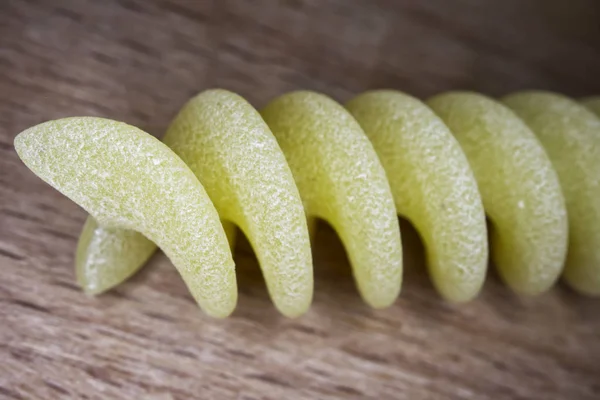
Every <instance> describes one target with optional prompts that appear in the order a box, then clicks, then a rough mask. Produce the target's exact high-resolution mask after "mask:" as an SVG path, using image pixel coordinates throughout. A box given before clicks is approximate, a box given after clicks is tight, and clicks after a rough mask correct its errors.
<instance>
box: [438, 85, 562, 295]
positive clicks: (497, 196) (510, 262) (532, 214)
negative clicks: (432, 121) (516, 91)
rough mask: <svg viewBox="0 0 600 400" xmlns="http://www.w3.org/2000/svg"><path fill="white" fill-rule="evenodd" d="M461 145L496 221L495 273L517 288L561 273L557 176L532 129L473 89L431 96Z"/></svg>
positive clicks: (530, 287)
mask: <svg viewBox="0 0 600 400" xmlns="http://www.w3.org/2000/svg"><path fill="white" fill-rule="evenodd" d="M428 104H429V106H431V108H432V109H433V110H434V111H435V112H436V113H437V114H438V115H439V116H440V117H441V118H442V120H443V121H444V123H445V124H446V125H447V126H448V127H449V128H450V130H451V131H452V132H453V134H454V136H455V137H456V139H457V140H458V142H459V143H460V146H461V148H462V149H463V151H464V152H465V154H466V156H467V158H468V159H469V163H470V165H471V168H472V169H473V173H474V174H475V177H476V179H477V184H478V186H479V192H480V193H481V198H482V200H483V204H484V207H485V210H486V213H487V215H488V218H489V219H490V221H491V223H492V226H493V229H492V232H491V248H492V256H493V260H494V263H495V264H496V266H497V267H498V269H499V272H500V275H501V276H502V277H503V279H504V280H505V281H506V282H507V283H508V285H510V286H511V287H512V288H513V289H514V290H516V291H518V292H522V293H528V294H537V293H541V292H544V291H546V290H547V289H548V288H549V287H550V286H552V285H553V284H554V283H555V282H556V280H557V279H558V277H559V275H560V273H561V272H562V266H563V263H564V261H565V256H566V252H567V240H568V225H567V212H566V209H565V204H564V199H563V195H562V191H561V188H560V184H559V182H558V177H557V176H556V173H555V172H554V170H553V169H552V164H551V162H550V159H549V158H548V156H547V155H546V152H545V151H544V149H543V147H542V145H541V144H540V142H539V141H538V140H537V139H536V137H535V135H534V134H533V132H531V130H530V129H529V128H528V127H527V125H525V123H523V121H521V119H520V118H518V117H517V116H516V115H515V114H514V113H513V112H512V111H511V110H510V109H508V108H507V107H506V106H504V105H502V104H501V103H499V102H497V101H494V100H492V99H489V98H487V97H485V96H482V95H479V94H474V93H447V94H442V95H440V96H437V97H435V98H433V99H431V100H429V101H428Z"/></svg>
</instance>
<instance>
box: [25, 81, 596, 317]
mask: <svg viewBox="0 0 600 400" xmlns="http://www.w3.org/2000/svg"><path fill="white" fill-rule="evenodd" d="M594 113H597V114H599V115H600V100H599V99H590V100H588V101H585V102H584V104H580V103H578V102H576V101H574V100H571V99H569V98H566V97H564V96H561V95H558V94H553V93H548V92H522V93H517V94H513V95H510V96H508V97H506V98H504V99H502V100H501V101H498V100H493V99H491V98H488V97H485V96H483V95H479V94H475V93H466V92H453V93H446V94H441V95H438V96H435V97H434V98H432V99H429V100H428V101H426V102H422V101H420V100H418V99H416V98H414V97H411V96H408V95H406V94H403V93H401V92H397V91H392V90H381V91H372V92H367V93H364V94H361V95H359V96H358V97H356V98H354V99H352V100H351V101H350V102H348V103H347V104H346V105H345V107H343V106H341V105H339V104H338V103H336V102H335V101H333V100H332V99H330V98H328V97H326V96H324V95H321V94H318V93H314V92H294V93H289V94H286V95H283V96H281V97H279V98H277V99H275V100H274V101H272V102H271V103H270V104H268V105H267V106H266V107H265V108H264V109H262V110H261V112H260V113H259V112H258V111H256V110H255V109H254V108H253V107H252V106H251V105H250V104H249V103H247V102H246V101H245V100H244V99H243V98H241V97H240V96H238V95H236V94H234V93H231V92H228V91H225V90H209V91H205V92H203V93H201V94H199V95H198V96H196V97H195V98H193V99H191V100H190V101H189V102H188V103H187V104H186V105H185V106H184V107H183V109H182V110H181V111H180V112H179V114H178V115H177V117H176V118H175V119H174V121H173V122H172V123H171V125H170V126H169V128H168V131H167V133H166V135H165V137H164V139H163V142H164V143H161V142H160V141H158V140H157V139H155V138H154V137H152V136H150V135H148V134H146V133H145V132H143V131H141V130H139V129H137V128H135V127H132V126H130V125H127V124H124V123H120V122H116V121H112V120H108V119H101V118H92V117H78V118H66V119H60V120H56V121H49V122H46V123H43V124H40V125H37V126H34V127H32V128H29V129H27V130H26V131H24V132H22V133H21V134H19V135H18V136H17V138H16V139H15V148H16V150H17V152H18V154H19V156H20V157H21V159H22V160H23V161H24V163H25V164H26V165H27V166H28V167H29V168H30V169H31V170H32V171H33V172H34V173H36V174H37V175H38V176H40V177H41V178H42V179H43V180H45V181H46V182H48V183H49V184H51V185H52V186H53V187H55V188H56V189H58V190H59V191H61V192H62V193H63V194H65V195H66V196H68V197H70V198H71V199H72V200H74V201H75V202H76V203H77V204H79V205H80V206H81V207H83V208H84V209H85V210H86V211H88V212H89V213H90V215H91V216H90V217H89V218H88V220H87V221H86V223H85V226H84V228H83V232H82V234H81V237H80V241H79V244H78V249H77V255H76V270H77V276H78V281H79V283H80V284H81V286H82V287H83V288H84V290H86V291H87V292H90V293H100V292H103V291H105V290H108V289H110V288H111V287H113V286H115V285H117V284H119V283H121V282H122V281H124V280H125V279H127V278H128V277H129V276H130V275H132V274H133V273H134V272H135V271H136V270H137V269H139V268H140V267H141V266H142V265H143V264H144V263H145V262H146V260H147V259H148V258H149V257H150V255H151V254H152V253H153V252H154V250H155V249H156V246H158V247H160V248H161V249H162V250H163V251H164V252H165V253H166V255H167V256H168V257H169V258H170V259H171V261H172V262H173V264H174V265H175V267H176V268H177V269H178V271H179V272H180V274H181V275H182V277H183V279H184V281H185V282H186V284H187V286H188V288H189V289H190V292H191V293H192V295H193V296H194V298H195V299H196V301H197V302H198V304H199V305H200V306H201V307H202V308H203V309H204V310H205V311H206V312H207V313H208V314H210V315H213V316H217V317H224V316H227V315H229V314H230V313H231V312H232V311H233V309H234V308H235V304H236V301H237V288H236V282H235V270H234V263H233V260H232V256H231V249H230V245H233V243H234V241H235V227H236V226H237V227H239V228H240V229H241V230H242V231H243V232H244V233H245V234H246V236H247V237H248V239H249V241H250V243H251V244H252V246H253V248H254V250H255V253H256V255H257V258H258V260H259V263H260V265H261V269H262V271H263V274H264V276H265V280H266V283H267V288H268V291H269V294H270V296H271V298H272V299H273V302H274V303H275V306H276V307H277V308H278V309H279V310H280V311H281V312H282V313H283V314H285V315H287V316H292V317H293V316H297V315H300V314H302V313H303V312H305V311H306V310H307V309H308V308H309V306H310V303H311V300H312V294H313V274H312V269H313V266H312V259H311V251H310V236H311V234H312V231H313V230H314V226H315V224H314V222H315V218H321V219H324V220H326V221H328V222H329V223H330V224H331V225H332V226H333V228H334V229H335V230H336V232H337V233H338V234H339V236H340V238H341V240H342V242H343V244H344V246H345V248H346V251H347V253H348V256H349V259H350V262H351V265H352V269H353V274H354V277H355V280H356V283H357V286H358V288H359V291H360V293H361V296H362V297H363V298H364V300H365V301H366V302H367V303H368V304H370V305H371V306H373V307H377V308H380V307H386V306H388V305H390V304H391V303H393V302H394V300H395V299H396V297H397V296H398V294H399V292H400V287H401V281H402V247H401V237H400V229H399V224H398V218H397V215H401V216H403V217H405V218H407V219H408V220H410V221H411V222H412V224H413V225H414V226H415V228H416V229H417V231H418V232H419V234H420V236H421V237H422V239H423V242H424V245H425V250H426V255H427V260H428V267H429V271H430V275H431V278H432V280H433V282H434V285H435V286H436V288H437V290H438V291H439V292H440V294H441V295H442V296H443V297H444V298H445V299H448V300H450V301H456V302H461V301H467V300H470V299H472V298H474V297H475V296H476V295H477V293H478V292H479V290H480V288H481V286H482V284H483V281H484V278H485V275H486V271H487V265H488V258H489V256H488V233H487V232H488V227H487V224H486V216H487V219H488V220H489V222H490V224H489V226H491V227H492V229H491V234H490V235H489V236H490V249H491V251H490V252H489V253H491V258H492V260H493V261H494V264H495V265H496V266H497V268H498V270H499V273H500V275H501V277H502V278H503V280H504V281H505V282H506V283H507V285H509V286H510V287H511V288H512V289H514V290H515V291H516V292H519V293H525V294H538V293H541V292H544V291H546V290H547V289H549V288H550V287H551V286H552V285H553V284H554V283H555V282H556V280H557V279H558V278H559V276H560V275H561V274H563V276H564V278H565V280H566V282H567V283H568V284H569V285H570V286H572V287H573V288H574V289H576V290H577V291H579V292H582V293H585V294H591V295H594V294H600V200H599V199H600V118H599V117H598V116H597V115H595V114H594ZM155 243H156V244H155Z"/></svg>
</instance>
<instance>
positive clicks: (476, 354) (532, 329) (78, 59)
mask: <svg viewBox="0 0 600 400" xmlns="http://www.w3.org/2000/svg"><path fill="white" fill-rule="evenodd" d="M599 20H600V2H598V1H595V0H589V1H583V0H581V1H580V0H570V1H568V2H564V1H563V0H556V1H548V0H538V1H532V0H531V1H522V0H510V1H509V0H502V1H500V0H499V1H480V0H453V1H447V0H435V1H419V2H417V1H411V0H404V1H391V0H390V1H384V0H381V1H379V0H378V1H364V2H360V1H346V0H328V1H319V0H289V1H267V0H264V1H244V2H242V1H240V2H230V1H220V2H217V1H215V2H203V1H197V2H187V1H184V0H180V1H154V0H152V1H150V0H118V1H116V0H115V1H92V0H89V1H75V0H71V1H68V0H61V1H41V0H40V1H31V0H29V1H18V0H1V1H0V205H1V210H0V274H1V277H0V303H1V304H0V359H1V361H0V398H2V399H4V398H7V399H9V398H15V399H56V398H90V399H109V398H115V399H134V398H137V399H142V398H144V399H188V398H207V399H209V398H214V399H228V398H238V399H284V398H285V399H292V398H294V399H317V398H319V399H332V398H338V397H347V398H362V397H371V398H383V399H395V398H397V399H437V398H439V399H449V398H471V399H534V398H539V399H598V398H600V312H599V311H598V310H599V306H600V300H592V299H587V298H584V297H581V296H578V295H576V294H574V293H573V292H571V291H570V290H568V289H567V288H565V287H564V286H563V285H559V286H558V287H556V288H555V289H553V290H552V291H551V292H549V293H547V294H545V295H543V296H540V297H536V298H519V297H517V296H515V295H514V294H512V293H511V292H510V291H509V290H508V289H507V288H506V287H505V286H504V285H502V284H501V283H500V282H499V280H498V278H497V277H496V276H495V275H494V274H493V273H492V274H491V276H490V278H489V279H488V281H487V283H486V285H485V288H484V290H483V293H482V294H481V296H480V297H479V298H478V299H477V300H476V301H473V302H472V303H470V304H467V305H462V306H452V305H448V304H445V303H444V302H443V301H441V300H440V298H439V297H438V296H437V295H436V294H435V292H434V291H433V289H432V287H431V284H430V283H429V282H428V279H427V276H426V274H425V272H424V269H423V268H424V267H423V259H422V258H423V256H422V249H421V247H420V243H419V242H418V240H417V239H416V237H415V234H414V233H410V227H407V229H405V230H404V231H403V239H404V246H405V251H406V253H408V254H407V256H406V261H405V265H406V266H407V267H408V272H407V274H406V278H405V283H404V286H403V292H402V294H401V297H400V298H399V300H398V301H397V302H396V303H395V305H394V306H392V307H391V308H389V309H387V310H384V311H373V310H370V309H369V308H368V307H366V306H365V304H363V303H362V301H361V300H360V298H359V296H358V294H357V291H356V289H355V286H354V284H353V282H352V278H351V275H350V272H349V266H348V261H347V260H346V258H345V255H344V251H343V249H342V247H341V244H340V242H339V241H338V239H337V238H336V236H335V235H334V233H333V232H332V231H331V230H330V229H329V228H328V227H323V228H322V229H321V230H320V232H319V235H318V239H317V245H316V248H315V249H314V254H315V269H316V271H315V275H316V277H315V279H316V288H315V299H314V304H313V307H312V309H311V311H310V312H309V313H308V314H307V315H305V316H303V317H302V318H299V319H296V320H289V319H285V318H283V317H281V316H279V315H278V314H277V312H276V311H275V309H274V307H273V306H272V304H271V303H270V301H269V299H268V298H267V293H266V289H265V286H264V283H263V280H262V277H261V275H260V272H259V269H258V266H257V263H256V260H255V258H254V256H253V254H252V252H251V250H250V247H249V246H248V244H247V243H245V242H244V243H240V244H239V245H238V247H237V251H236V254H235V258H236V262H237V266H238V281H239V288H240V292H241V293H240V298H239V305H238V308H237V311H236V312H235V314H234V315H233V316H232V317H231V318H229V319H226V320H222V321H218V320H212V319H210V318H208V317H206V316H205V315H203V314H202V313H201V312H200V310H199V309H198V307H197V306H196V304H195V303H194V302H193V300H192V298H191V296H190V295H189V294H188V292H187V291H186V288H185V286H184V284H183V282H182V281H181V279H180V278H179V276H178V274H177V273H176V271H175V269H174V268H173V267H172V266H171V265H170V264H169V262H168V260H167V259H166V258H165V256H164V255H162V254H159V255H157V256H155V257H154V258H153V259H152V261H151V262H150V264H149V265H148V266H147V268H145V269H144V270H143V271H142V272H141V273H139V274H137V275H136V276H135V277H134V278H133V279H132V280H131V281H129V282H128V283H126V284H124V285H123V286H121V287H119V288H118V289H117V290H114V291H112V292H110V293H108V294H106V295H102V296H100V297H98V298H88V297H86V296H84V295H83V294H82V293H81V292H80V291H79V289H78V288H77V286H76V284H75V281H74V273H73V266H72V265H73V252H74V249H75V245H76V240H77V236H78V234H79V230H80V228H81V226H82V223H83V221H84V219H85V213H84V212H83V211H82V210H81V209H79V208H78V207H77V206H76V205H75V204H73V203H71V202H70V201H69V200H68V199H66V198H64V197H63V196H61V195H60V194H59V193H58V192H56V191H54V190H52V189H51V188H50V187H49V186H47V185H46V184H44V183H43V182H42V181H41V180H39V179H38V178H36V177H35V176H34V175H33V174H32V173H30V172H29V171H28V170H27V169H26V168H25V167H24V166H23V165H22V164H21V162H20V161H19V160H18V158H17V156H16V154H15V152H14V149H13V146H12V140H13V138H14V136H15V135H16V134H17V133H18V132H20V131H21V130H23V129H25V128H27V127H29V126H31V125H33V124H36V123H39V122H42V121H45V120H48V119H53V118H58V117H64V116H74V115H97V116H103V117H109V118H113V119H117V120H123V121H126V122H128V123H130V124H133V125H137V126H139V127H141V128H142V129H145V130H147V131H148V132H150V133H152V134H154V135H157V136H160V135H162V133H163V132H164V130H165V128H166V126H167V124H168V122H169V120H170V119H171V118H172V117H173V116H174V115H175V112H176V111H177V109H178V108H179V107H180V106H181V105H182V104H183V103H184V102H185V101H186V100H187V99H188V98H189V97H190V96H192V95H193V94H195V93H197V92H198V91H201V90H203V89H206V88H209V87H224V88H228V89H231V90H234V91H236V92H238V93H240V94H242V95H243V96H245V97H246V98H248V99H249V100H250V101H251V102H252V103H253V104H255V105H256V106H261V105H264V104H265V103H266V102H267V101H268V100H269V99H271V98H273V97H274V96H276V95H279V94H281V93H284V92H287V91H290V90H294V89H300V88H302V89H313V90H318V91H322V92H324V93H326V94H328V95H331V96H333V97H334V98H336V99H338V100H340V101H344V100H347V99H348V98H349V97H350V96H352V95H353V94H356V93H358V92H360V91H363V90H366V89H371V88H380V87H387V88H396V89H401V90H404V91H407V92H409V93H412V94H414V95H417V96H421V97H424V96H429V95H432V94H434V93H437V92H440V91H444V90H449V89H459V88H460V89H474V90H478V91H481V92H483V93H486V94H490V95H501V94H504V93H507V92H510V91H513V90H518V89H523V88H544V89H552V90H557V91H561V92H563V93H566V94H569V95H573V96H583V95H590V94H600V75H599V74H598V71H600V24H599V23H598V21H599ZM403 227H404V226H403ZM407 232H408V233H407Z"/></svg>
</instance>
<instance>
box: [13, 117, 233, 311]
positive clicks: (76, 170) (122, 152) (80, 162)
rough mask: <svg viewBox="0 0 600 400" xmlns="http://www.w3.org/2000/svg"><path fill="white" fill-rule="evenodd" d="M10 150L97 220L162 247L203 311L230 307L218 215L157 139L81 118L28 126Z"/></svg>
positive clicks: (228, 264) (228, 265) (227, 258)
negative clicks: (135, 233) (132, 231)
mask: <svg viewBox="0 0 600 400" xmlns="http://www.w3.org/2000/svg"><path fill="white" fill-rule="evenodd" d="M15 148H16V150H17V153H18V154H19V156H20V157H21V159H22V160H23V161H24V162H25V164H26V165H27V166H28V167H29V168H30V169H31V170H32V171H33V172H35V173H36V174H37V175H38V176H39V177H41V178H42V179H43V180H45V181H46V182H47V183H49V184H50V185H52V186H53V187H55V188H56V189H58V190H59V191H61V192H62V193H63V194H65V195H66V196H67V197H69V198H71V199H72V200H73V201H74V202H75V203H77V204H79V205H80V206H81V207H83V208H84V209H85V210H86V211H87V212H89V213H90V214H91V215H92V216H93V217H94V218H95V219H96V220H97V221H99V223H100V224H102V225H103V226H105V227H108V228H125V229H131V230H136V231H138V232H140V233H142V234H143V235H144V236H146V237H148V238H149V239H150V240H152V241H153V242H154V243H156V244H157V245H158V246H160V248H161V249H162V250H163V251H164V252H165V253H166V254H167V256H168V257H169V258H170V259H171V260H172V261H173V264H174V265H175V266H176V267H177V268H178V270H179V272H180V273H181V275H182V277H183V279H184V280H185V282H186V284H187V286H188V287H189V289H190V292H191V293H192V295H193V296H194V298H195V299H196V300H197V301H198V303H199V305H200V306H201V307H202V308H203V309H204V310H205V311H206V312H207V313H208V314H210V315H214V316H226V315H228V314H229V313H231V312H232V311H233V309H234V308H235V304H236V300H237V286H236V281H235V273H234V265H233V260H232V257H231V251H230V250H229V245H228V243H227V238H226V236H225V232H224V231H223V227H222V225H221V223H220V222H219V215H218V214H217V211H216V210H215V208H214V206H213V204H212V202H211V201H210V199H209V197H208V195H207V194H206V192H205V191H204V188H203V187H202V185H201V184H200V183H199V182H198V180H197V179H196V177H195V176H194V174H193V173H192V171H190V169H189V168H188V167H187V165H186V164H185V163H184V162H183V161H181V159H180V158H179V157H177V155H176V154H175V153H173V151H172V150H170V149H169V148H168V147H167V146H165V145H164V144H163V143H161V142H160V141H158V140H157V139H155V138H154V137H152V136H150V135H148V134H147V133H145V132H143V131H141V130H139V129H138V128H135V127H132V126H130V125H127V124H124V123H121V122H115V121H111V120H106V119H102V118H92V117H80V118H65V119H60V120H56V121H50V122H46V123H43V124H40V125H36V126H34V127H32V128H29V129H27V130H26V131H24V132H22V133H21V134H19V135H18V136H17V137H16V139H15ZM146 247H147V246H146Z"/></svg>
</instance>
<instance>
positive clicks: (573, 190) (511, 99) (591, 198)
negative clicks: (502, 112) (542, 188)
mask: <svg viewBox="0 0 600 400" xmlns="http://www.w3.org/2000/svg"><path fill="white" fill-rule="evenodd" d="M504 103H505V104H506V105H508V106H509V107H510V108H511V109H513V110H514V111H515V112H516V113H517V115H519V117H521V118H522V119H523V121H525V123H526V124H527V125H528V126H529V127H530V128H531V130H532V131H533V132H534V133H535V134H536V136H537V137H538V139H539V140H540V142H541V143H542V145H543V146H544V148H545V149H546V152H547V153H548V156H549V157H550V160H551V161H552V164H553V166H554V169H555V170H556V172H557V173H558V177H559V179H560V184H561V187H562V190H563V194H564V196H565V201H566V205H567V212H568V218H569V251H568V255H567V261H566V265H565V273H564V276H565V279H566V281H567V282H568V283H569V284H570V285H571V286H572V287H573V288H575V289H576V290H578V291H580V292H582V293H588V294H595V295H598V294H600V119H599V118H598V117H597V116H596V115H594V113H592V112H591V111H590V110H588V109H587V108H586V107H584V106H582V105H580V104H578V103H577V102H575V101H573V100H571V99H569V98H567V97H564V96H561V95H558V94H554V93H548V92H523V93H517V94H513V95H511V96H508V97H506V98H504Z"/></svg>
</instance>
